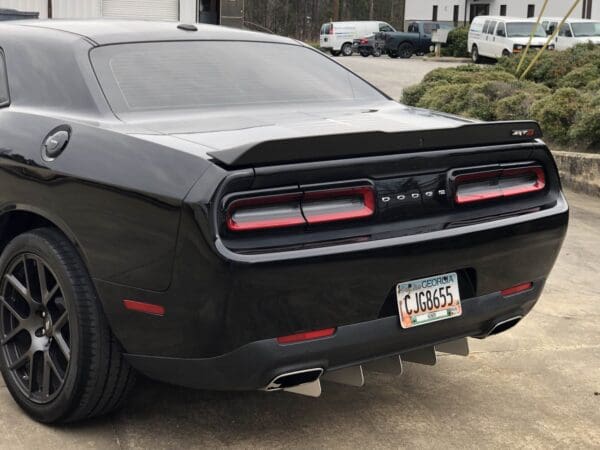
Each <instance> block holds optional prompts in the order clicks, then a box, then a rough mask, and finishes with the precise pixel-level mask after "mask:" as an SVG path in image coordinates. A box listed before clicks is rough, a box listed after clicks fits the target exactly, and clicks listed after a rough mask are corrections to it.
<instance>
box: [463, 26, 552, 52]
mask: <svg viewBox="0 0 600 450" xmlns="http://www.w3.org/2000/svg"><path fill="white" fill-rule="evenodd" d="M532 31H533V39H532V41H531V46H530V48H531V49H540V48H542V46H543V45H544V44H545V42H546V40H547V36H546V32H545V31H544V29H543V28H542V26H541V25H537V26H536V21H535V20H531V19H520V18H516V17H504V16H496V17H494V16H478V17H476V18H475V19H474V20H473V22H472V23H471V28H470V29H469V37H468V42H467V46H468V49H469V52H470V54H471V58H472V59H473V62H476V63H478V62H480V61H481V58H482V57H485V58H492V59H499V58H502V57H506V56H511V55H513V54H515V53H520V52H521V51H522V50H523V49H524V48H525V46H526V45H527V42H528V41H529V37H530V35H531V32H532ZM548 48H549V49H550V50H552V49H553V48H554V46H553V45H552V46H549V47H548Z"/></svg>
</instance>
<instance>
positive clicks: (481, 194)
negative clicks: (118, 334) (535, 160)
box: [454, 166, 546, 205]
mask: <svg viewBox="0 0 600 450" xmlns="http://www.w3.org/2000/svg"><path fill="white" fill-rule="evenodd" d="M454 187H455V196H454V201H455V202H456V203H457V204H459V205H462V204H466V203H474V202H481V201H485V200H491V199H499V198H505V197H514V196H517V195H523V194H529V193H532V192H538V191H542V190H543V189H544V188H545V187H546V175H545V173H544V169H542V168H541V167H540V166H527V167H513V168H505V169H498V170H488V171H481V172H472V173H466V174H462V175H458V176H456V177H455V178H454Z"/></svg>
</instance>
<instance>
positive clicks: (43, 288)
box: [35, 257, 48, 304]
mask: <svg viewBox="0 0 600 450" xmlns="http://www.w3.org/2000/svg"><path fill="white" fill-rule="evenodd" d="M35 266H36V268H37V275H38V283H39V284H40V300H41V301H42V303H44V304H45V302H44V299H45V298H46V295H47V294H48V284H47V282H46V271H45V270H44V263H43V262H42V260H41V259H40V258H38V257H35Z"/></svg>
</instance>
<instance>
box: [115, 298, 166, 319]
mask: <svg viewBox="0 0 600 450" xmlns="http://www.w3.org/2000/svg"><path fill="white" fill-rule="evenodd" d="M123 305H124V306H125V308H127V309H128V310H130V311H137V312H142V313H146V314H150V315H153V316H160V317H162V316H164V315H165V307H164V306H161V305H153V304H152V303H145V302H138V301H135V300H123Z"/></svg>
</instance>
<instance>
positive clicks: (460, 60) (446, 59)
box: [423, 56, 472, 63]
mask: <svg viewBox="0 0 600 450" xmlns="http://www.w3.org/2000/svg"><path fill="white" fill-rule="evenodd" d="M423 60H424V61H431V62H451V63H470V62H472V61H471V58H455V57H453V56H440V57H439V58H436V57H435V56H423Z"/></svg>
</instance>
